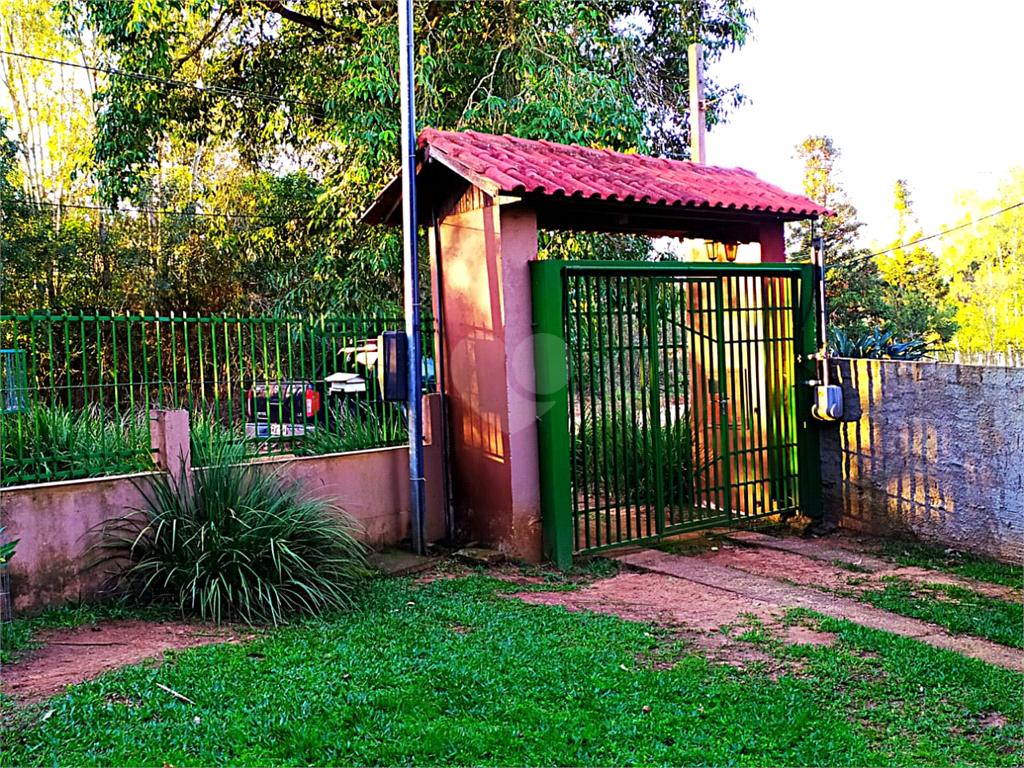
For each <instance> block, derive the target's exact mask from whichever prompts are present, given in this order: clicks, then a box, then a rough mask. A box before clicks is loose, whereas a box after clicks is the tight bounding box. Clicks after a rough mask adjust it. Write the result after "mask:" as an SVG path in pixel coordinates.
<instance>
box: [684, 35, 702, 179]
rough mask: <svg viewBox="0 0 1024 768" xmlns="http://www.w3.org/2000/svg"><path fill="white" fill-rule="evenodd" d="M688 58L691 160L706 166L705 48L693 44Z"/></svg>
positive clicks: (698, 44) (688, 50)
mask: <svg viewBox="0 0 1024 768" xmlns="http://www.w3.org/2000/svg"><path fill="white" fill-rule="evenodd" d="M686 58H687V63H688V64H689V65H690V160H691V161H692V162H694V163H700V164H701V165H704V164H705V162H706V160H707V157H706V156H705V154H704V131H705V129H706V121H705V119H704V112H705V111H706V109H707V104H706V103H705V102H704V46H703V45H701V44H700V43H691V44H690V47H689V49H687V53H686Z"/></svg>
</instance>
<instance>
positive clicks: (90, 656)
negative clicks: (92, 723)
mask: <svg viewBox="0 0 1024 768" xmlns="http://www.w3.org/2000/svg"><path fill="white" fill-rule="evenodd" d="M238 637H239V636H238V634H237V633H236V632H235V631H233V630H232V629H230V628H228V627H221V628H219V629H218V628H217V627H214V626H212V625H211V626H203V625H196V624H178V623H173V622H150V621H138V620H134V619H126V620H121V621H111V622H104V623H102V624H97V625H95V626H89V625H84V626H80V627H62V628H60V629H44V630H41V631H39V632H38V633H37V634H36V637H35V640H36V641H37V642H40V643H42V644H43V645H42V646H41V647H39V648H36V649H33V650H30V651H28V652H26V653H25V655H24V656H23V657H22V658H21V660H20V661H18V663H17V664H5V665H4V667H3V674H2V680H0V691H3V692H4V693H6V694H8V695H10V696H12V697H14V698H16V699H18V700H20V701H23V702H25V703H28V702H32V701H37V700H39V699H44V698H47V697H49V696H53V695H55V694H58V693H60V692H61V691H62V690H63V689H64V688H65V687H66V686H68V685H75V684H77V683H81V682H84V681H86V680H91V679H93V678H95V677H98V676H99V675H101V674H103V673H104V672H107V671H108V670H111V669H116V668H118V667H121V666H125V665H127V664H138V663H139V662H141V661H145V660H146V659H159V658H160V657H161V656H162V655H163V653H164V651H172V650H173V651H180V650H184V649H186V648H194V647H196V646H200V645H209V644H211V643H225V642H237V641H238Z"/></svg>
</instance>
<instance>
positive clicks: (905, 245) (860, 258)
mask: <svg viewBox="0 0 1024 768" xmlns="http://www.w3.org/2000/svg"><path fill="white" fill-rule="evenodd" d="M1022 206H1024V200H1021V201H1020V202H1019V203H1015V204H1014V205H1010V206H1007V207H1006V208H1002V209H1000V210H998V211H996V212H995V213H990V214H988V215H986V216H980V217H978V218H977V219H971V220H970V221H968V222H966V223H964V224H959V225H957V226H955V227H950V228H949V229H944V230H942V231H941V232H936V233H935V234H934V235H928V237H921V238H918V239H917V240H912V241H910V242H909V243H901V244H900V245H894V246H893V247H892V248H886V249H885V250H884V251H876V252H875V253H867V254H864V255H863V256H853V257H851V258H849V259H843V260H841V261H836V262H834V263H832V264H829V265H827V266H828V267H829V268H832V267H843V266H846V265H847V264H855V263H857V262H859V261H866V260H867V259H872V258H874V257H875V256H883V255H885V254H887V253H892V252H893V251H898V250H900V249H901V248H909V247H911V246H913V245H917V244H918V243H923V242H926V241H928V240H934V239H935V238H936V237H943V236H945V235H948V234H949V233H950V232H956V231H957V230H958V229H966V228H967V227H970V226H973V225H974V224H977V223H978V222H979V221H984V220H985V219H991V218H993V217H995V216H1000V215H1002V214H1004V213H1006V212H1007V211H1012V210H1013V209H1014V208H1020V207H1022Z"/></svg>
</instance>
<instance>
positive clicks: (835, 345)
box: [829, 328, 932, 360]
mask: <svg viewBox="0 0 1024 768" xmlns="http://www.w3.org/2000/svg"><path fill="white" fill-rule="evenodd" d="M830 336H831V337H832V338H831V340H830V342H829V346H830V347H831V348H832V351H833V352H834V353H835V354H836V356H837V357H863V358H871V359H876V360H921V359H923V358H925V357H927V356H928V354H929V353H930V352H931V351H932V345H931V342H929V341H928V340H927V339H925V338H924V337H921V336H916V337H913V338H910V339H907V340H904V341H897V340H896V339H895V338H894V335H893V332H892V331H883V330H882V329H881V328H875V329H874V330H872V331H871V332H869V333H867V334H865V335H864V336H861V337H859V338H857V337H854V338H851V337H850V336H849V335H848V334H847V333H846V332H845V331H843V330H842V329H841V328H835V329H833V330H832V331H831V333H830Z"/></svg>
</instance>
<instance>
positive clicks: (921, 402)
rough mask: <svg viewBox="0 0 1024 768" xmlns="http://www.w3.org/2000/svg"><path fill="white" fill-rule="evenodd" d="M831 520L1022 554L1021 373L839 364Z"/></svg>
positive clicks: (825, 468)
mask: <svg viewBox="0 0 1024 768" xmlns="http://www.w3.org/2000/svg"><path fill="white" fill-rule="evenodd" d="M832 366H833V367H832V371H833V375H834V377H835V381H834V383H837V384H840V385H841V386H842V388H843V396H844V400H845V411H846V413H845V417H844V420H843V421H842V422H841V423H839V424H836V425H824V426H823V427H822V430H821V433H822V437H821V460H822V481H823V496H824V503H825V514H826V516H831V518H832V521H833V522H835V523H837V524H839V525H840V526H842V527H845V528H852V529H855V530H859V531H863V532H865V533H871V534H881V535H894V536H904V537H911V538H917V539H920V540H922V541H925V542H929V543H932V544H936V545H940V546H946V547H952V548H955V549H957V550H960V551H970V552H975V553H978V554H984V555H989V556H992V557H998V558H1000V559H1004V560H1011V561H1016V562H1019V561H1020V560H1021V559H1022V558H1024V368H998V367H988V366H973V365H956V364H949V363H929V362H900V361H892V360H837V361H833V364H832Z"/></svg>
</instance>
